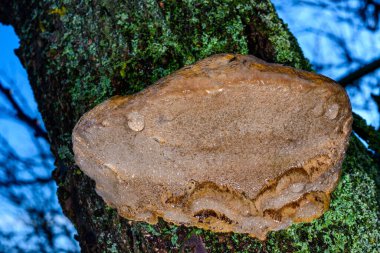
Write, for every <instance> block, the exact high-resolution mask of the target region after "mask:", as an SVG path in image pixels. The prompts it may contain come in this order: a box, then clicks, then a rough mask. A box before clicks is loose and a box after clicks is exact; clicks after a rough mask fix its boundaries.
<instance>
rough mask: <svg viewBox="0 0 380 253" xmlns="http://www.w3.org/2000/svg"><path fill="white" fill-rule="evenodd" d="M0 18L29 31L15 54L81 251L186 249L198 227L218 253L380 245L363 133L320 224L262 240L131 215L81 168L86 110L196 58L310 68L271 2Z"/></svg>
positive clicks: (27, 6) (66, 7)
mask: <svg viewBox="0 0 380 253" xmlns="http://www.w3.org/2000/svg"><path fill="white" fill-rule="evenodd" d="M0 21H1V22H3V23H6V24H12V25H13V26H14V27H15V29H16V32H17V34H18V35H19V37H20V40H21V45H20V49H19V50H18V51H17V54H18V56H19V58H20V60H21V62H22V63H23V65H24V66H25V67H26V69H27V71H28V75H29V79H30V82H31V85H32V88H33V91H34V94H35V97H36V99H37V102H38V105H39V110H40V112H41V114H42V116H43V119H44V122H45V125H46V128H47V130H48V133H49V137H50V141H51V149H52V151H53V154H54V155H55V156H56V158H57V160H56V166H57V169H56V171H55V178H56V181H57V183H59V185H60V186H59V190H58V192H59V199H60V203H61V205H62V207H63V210H64V212H65V213H66V215H68V217H69V218H70V219H71V220H72V222H73V223H74V225H75V226H76V228H77V230H78V235H79V241H80V245H81V247H82V250H83V251H85V252H104V251H109V252H117V251H119V252H133V251H135V252H138V251H142V252H150V251H153V250H154V249H160V250H163V251H173V252H176V251H178V250H180V248H181V246H183V247H184V245H188V244H187V243H186V242H188V241H189V240H190V238H191V237H192V236H193V235H196V236H198V237H200V238H202V240H203V242H204V244H205V245H206V248H207V250H208V251H210V252H229V251H231V252H255V251H257V252H292V251H303V252H304V251H312V252H322V251H325V250H328V251H331V252H336V251H344V250H353V251H357V252H370V251H374V250H376V249H378V247H379V244H380V242H379V240H380V239H379V238H380V234H379V232H378V229H377V228H378V226H379V225H380V224H379V205H378V203H379V202H378V200H379V198H378V191H379V188H378V185H376V178H378V177H379V176H378V169H377V167H376V166H377V165H376V163H375V162H374V160H373V158H371V157H370V156H369V154H368V151H367V150H366V148H365V147H364V146H363V145H362V144H361V143H360V141H359V140H358V139H357V138H356V137H355V136H353V137H352V139H351V142H350V146H349V149H348V152H347V156H346V160H345V162H344V165H343V173H342V180H341V182H340V184H339V186H338V188H337V189H336V191H334V193H333V198H332V204H331V209H330V211H328V212H327V213H326V214H325V215H324V216H323V218H321V219H318V220H316V221H315V222H313V223H311V224H298V225H294V226H292V227H291V228H290V229H288V230H286V231H281V232H273V233H271V234H270V235H269V238H268V240H267V241H266V242H264V243H261V242H259V241H256V240H254V239H252V238H250V237H248V236H246V235H240V234H216V233H211V232H208V231H203V230H199V229H193V228H185V227H177V226H174V225H171V224H167V223H165V222H163V221H160V222H159V223H158V225H155V226H151V225H147V224H145V223H138V222H132V221H127V220H125V219H122V218H120V217H119V216H118V215H117V213H116V212H115V211H114V210H112V209H110V208H108V207H107V206H106V205H105V204H104V202H103V201H102V200H101V198H100V197H98V196H97V195H96V193H95V191H94V183H93V182H92V181H91V180H89V178H87V177H86V176H85V175H84V174H83V173H80V171H78V168H77V167H75V164H74V162H73V159H72V151H71V141H70V140H71V131H72V128H73V127H74V125H75V123H76V121H77V120H78V119H79V117H80V116H81V115H82V114H83V113H84V112H85V111H87V110H88V109H90V108H92V107H93V106H94V105H96V104H98V103H99V102H101V101H103V100H105V99H106V98H109V97H110V96H112V95H114V94H129V93H133V92H137V91H140V90H141V89H143V88H144V87H146V86H148V85H150V84H152V83H153V82H154V81H156V80H157V79H159V78H160V77H162V76H165V75H167V74H169V73H171V72H173V71H174V70H176V69H179V68H180V67H182V66H184V65H186V64H190V63H193V62H195V61H196V60H199V59H201V58H204V57H206V56H209V55H211V54H215V53H243V54H245V53H250V54H253V55H256V56H258V57H260V58H262V59H264V60H266V61H269V62H277V63H282V64H286V65H289V66H293V67H296V68H300V69H305V70H310V69H311V68H310V64H309V63H308V61H307V60H306V59H305V58H304V56H303V54H302V52H301V50H300V48H299V46H298V44H297V42H296V39H295V38H294V37H293V35H292V34H291V33H290V32H289V31H288V29H287V27H286V25H284V24H283V22H282V21H281V19H279V18H278V16H277V14H276V12H275V10H274V8H273V6H272V4H271V3H270V2H269V1H267V0H266V1H259V0H251V1H249V0H225V1H222V0H220V1H208V0H199V1H192V0H184V1H169V0H165V1H153V0H144V1H138V0H133V1H118V0H115V1H105V0H97V1H90V0H83V1H69V0H43V1H36V0H20V1H11V0H4V1H3V2H2V4H1V6H0ZM362 129H364V127H362ZM371 136H375V135H371ZM373 138H376V137H373ZM373 138H372V137H371V139H373Z"/></svg>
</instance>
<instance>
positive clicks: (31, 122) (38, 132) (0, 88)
mask: <svg viewBox="0 0 380 253" xmlns="http://www.w3.org/2000/svg"><path fill="white" fill-rule="evenodd" d="M0 92H1V93H3V94H4V96H5V97H6V98H7V100H8V101H9V103H11V105H12V106H13V108H14V109H15V110H16V116H17V118H18V119H19V120H21V121H22V122H24V123H25V124H27V125H28V126H29V127H31V128H32V129H33V130H34V134H35V136H36V137H42V138H44V139H45V140H46V141H49V139H48V135H47V133H46V131H45V130H44V129H43V128H42V127H41V126H40V125H39V124H38V120H37V119H36V118H31V117H30V116H29V115H27V114H26V113H25V112H24V111H23V110H22V108H21V106H20V105H19V104H18V103H17V101H16V100H15V98H14V97H13V96H12V91H11V90H10V89H8V88H5V87H4V85H3V84H2V83H1V82H0Z"/></svg>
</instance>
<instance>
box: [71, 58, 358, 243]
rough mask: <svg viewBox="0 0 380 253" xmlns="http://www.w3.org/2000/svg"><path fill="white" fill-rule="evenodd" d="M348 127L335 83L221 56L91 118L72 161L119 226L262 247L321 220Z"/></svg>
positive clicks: (115, 101) (78, 134) (344, 100)
mask: <svg viewBox="0 0 380 253" xmlns="http://www.w3.org/2000/svg"><path fill="white" fill-rule="evenodd" d="M351 124H352V114H351V106H350V102H349V99H348V96H347V94H346V92H345V91H344V89H343V88H342V87H340V86H339V85H338V84H336V83H335V82H334V81H332V80H331V79H329V78H327V77H324V76H321V75H317V74H314V73H309V72H305V71H301V70H297V69H294V68H291V67H285V66H282V65H278V64H269V63H266V62H264V61H262V60H260V59H258V58H255V57H253V56H243V55H232V54H221V55H214V56H212V57H209V58H207V59H204V60H201V61H199V62H197V63H195V64H194V65H191V66H187V67H184V68H182V69H180V70H179V71H177V72H175V73H173V74H171V75H169V76H167V77H165V78H163V79H161V80H159V81H158V82H157V83H156V84H155V85H153V86H150V87H149V88H147V89H145V90H144V91H142V92H140V93H137V94H134V95H130V96H124V97H122V96H116V97H113V98H111V99H109V100H107V101H105V102H103V103H102V104H100V105H98V106H96V107H95V108H94V109H92V110H91V111H89V112H87V113H86V114H85V115H83V116H82V118H81V119H80V120H79V122H78V123H77V125H76V126H75V128H74V131H73V149H74V153H75V161H76V163H77V164H78V165H79V167H80V168H81V169H82V170H83V171H84V172H85V173H86V174H87V175H88V176H90V177H91V178H92V179H94V180H95V182H96V190H97V193H98V194H99V195H100V196H101V197H102V198H103V199H104V200H105V202H106V203H107V204H109V205H110V206H113V207H115V208H117V210H118V212H119V214H120V215H121V216H123V217H125V218H128V219H132V220H137V221H145V222H149V223H156V222H157V221H158V218H159V217H162V218H163V219H164V220H165V221H168V222H173V223H175V224H183V225H186V226H196V227H199V228H204V229H209V230H212V231H215V232H230V231H232V232H235V233H248V234H250V235H251V236H253V237H257V238H259V239H265V237H266V234H267V233H268V232H269V231H273V230H280V229H284V228H286V227H288V226H289V225H291V224H292V223H295V222H310V221H312V220H313V219H315V218H318V217H319V216H321V215H322V214H323V213H324V211H326V210H327V208H328V206H329V202H330V198H329V196H330V193H331V192H332V191H333V189H334V188H335V186H336V185H337V182H338V179H339V176H340V169H341V164H342V161H343V158H344V154H345V150H346V147H347V144H348V138H349V135H350V132H351Z"/></svg>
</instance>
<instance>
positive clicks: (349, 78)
mask: <svg viewBox="0 0 380 253" xmlns="http://www.w3.org/2000/svg"><path fill="white" fill-rule="evenodd" d="M378 68H380V58H378V59H376V60H374V61H373V62H371V63H369V64H367V65H364V66H362V67H361V68H359V69H357V70H355V71H354V72H351V73H349V74H347V75H346V76H344V77H342V78H341V79H340V80H338V83H340V85H342V86H343V87H346V86H348V85H351V84H353V83H354V82H355V81H357V80H359V79H360V78H362V77H363V76H365V75H367V74H369V73H371V72H373V71H375V70H376V69H378Z"/></svg>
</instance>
